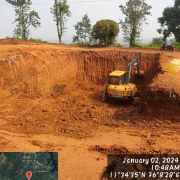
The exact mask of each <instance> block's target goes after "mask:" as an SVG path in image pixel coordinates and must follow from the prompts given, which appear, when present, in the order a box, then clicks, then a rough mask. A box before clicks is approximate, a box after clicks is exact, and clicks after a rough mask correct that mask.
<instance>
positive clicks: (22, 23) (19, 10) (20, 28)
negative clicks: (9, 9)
mask: <svg viewBox="0 0 180 180" xmlns="http://www.w3.org/2000/svg"><path fill="white" fill-rule="evenodd" d="M31 4H32V3H31V1H29V3H28V4H25V5H21V6H15V16H16V18H15V21H14V22H13V23H15V22H17V23H18V24H17V25H16V29H15V30H14V31H13V35H14V37H15V38H21V39H23V40H27V39H28V36H29V34H30V30H29V27H30V26H33V27H34V28H37V27H40V24H41V23H40V22H39V21H38V20H39V19H40V17H39V15H38V13H37V12H35V11H30V6H29V5H31Z"/></svg>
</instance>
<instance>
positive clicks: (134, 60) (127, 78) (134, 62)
mask: <svg viewBox="0 0 180 180" xmlns="http://www.w3.org/2000/svg"><path fill="white" fill-rule="evenodd" d="M134 66H137V69H138V74H139V75H141V73H142V72H141V71H140V65H139V58H135V59H133V60H131V61H130V63H129V64H128V67H127V71H126V78H125V82H124V84H125V85H127V84H128V83H129V81H130V77H131V70H132V67H134Z"/></svg>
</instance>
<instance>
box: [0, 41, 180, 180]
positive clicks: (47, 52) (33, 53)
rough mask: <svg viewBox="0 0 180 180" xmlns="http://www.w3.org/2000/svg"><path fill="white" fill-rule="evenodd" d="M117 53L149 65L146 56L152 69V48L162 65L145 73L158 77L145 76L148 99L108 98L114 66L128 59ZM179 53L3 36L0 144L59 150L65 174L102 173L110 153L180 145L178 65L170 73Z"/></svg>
mask: <svg viewBox="0 0 180 180" xmlns="http://www.w3.org/2000/svg"><path fill="white" fill-rule="evenodd" d="M107 53H108V54H107ZM116 53H119V54H118V55H117V56H120V55H121V54H122V53H123V56H122V57H121V59H125V60H127V62H128V61H129V60H130V59H133V58H134V57H136V56H138V55H140V54H138V53H141V55H140V56H141V57H140V62H141V65H142V66H141V69H142V70H145V71H147V70H148V67H145V69H143V67H144V66H145V63H144V64H143V58H144V61H145V60H146V61H147V62H148V63H149V69H150V64H151V63H152V61H151V56H152V58H154V59H155V60H154V61H153V62H155V61H158V63H159V65H160V66H161V71H158V72H156V73H154V74H153V75H151V76H150V75H149V74H146V75H147V76H148V77H151V78H152V76H153V78H152V80H151V81H149V84H146V82H144V84H146V86H145V88H147V89H148V90H147V91H148V93H146V91H145V90H146V89H144V90H143V91H142V92H145V93H144V94H143V93H142V94H143V95H146V96H144V98H143V99H142V98H141V97H138V98H135V100H134V101H133V102H124V101H116V100H113V101H112V102H109V101H107V100H105V101H102V95H103V91H104V87H105V79H106V76H107V75H108V73H109V72H111V71H112V70H114V69H119V68H120V67H122V68H123V69H122V70H126V67H127V62H125V63H124V64H118V63H119V62H118V61H120V60H118V57H116V59H117V61H116V59H115V55H116ZM132 53H133V55H132ZM90 54H92V55H90ZM104 54H106V55H104ZM131 55H132V56H131ZM112 57H113V58H114V60H113V61H112V62H111V63H109V62H110V61H111V60H112V59H113V58H112ZM146 57H147V58H146ZM93 59H96V61H97V62H95V61H93ZM173 59H180V51H179V50H175V51H174V52H170V51H163V52H161V51H159V49H141V48H107V47H104V48H88V47H79V46H76V45H56V44H48V43H37V42H26V41H17V40H0V63H1V65H0V88H1V89H0V152H58V155H59V156H58V163H59V164H58V166H59V171H58V179H60V180H98V179H100V177H101V174H102V172H103V169H104V167H106V166H107V154H108V153H112V154H116V153H118V152H123V151H125V150H126V151H128V152H130V153H138V154H139V153H173V154H176V153H180V145H179V144H180V102H179V101H180V99H179V93H180V83H179V82H180V72H178V73H175V74H173V73H168V65H169V62H170V61H171V60H173ZM91 61H92V63H91ZM101 61H104V63H102V64H101ZM59 62H60V63H59ZM75 62H76V63H75ZM116 62H117V63H116ZM79 64H81V66H79ZM116 65H117V68H116ZM121 65H122V66H121ZM152 67H153V66H152ZM120 70H121V69H120ZM96 71H98V72H97V73H96ZM150 71H151V70H150ZM149 73H150V72H149ZM142 86H143V85H142Z"/></svg>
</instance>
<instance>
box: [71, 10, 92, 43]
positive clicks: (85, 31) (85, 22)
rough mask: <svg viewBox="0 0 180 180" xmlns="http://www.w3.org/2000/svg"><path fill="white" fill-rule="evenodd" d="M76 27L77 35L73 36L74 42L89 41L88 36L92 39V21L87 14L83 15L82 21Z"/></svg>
mask: <svg viewBox="0 0 180 180" xmlns="http://www.w3.org/2000/svg"><path fill="white" fill-rule="evenodd" d="M74 27H75V29H76V36H74V37H73V42H74V43H75V42H80V41H84V42H87V38H88V39H89V41H91V21H90V19H89V18H88V15H87V14H85V15H84V16H83V17H82V22H78V23H77V24H76V25H74Z"/></svg>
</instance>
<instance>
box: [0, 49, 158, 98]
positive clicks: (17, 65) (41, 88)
mask: <svg viewBox="0 0 180 180" xmlns="http://www.w3.org/2000/svg"><path fill="white" fill-rule="evenodd" d="M159 56H160V54H159V53H152V54H150V53H142V52H130V51H115V50H107V51H105V50H102V51H101V50H97V51H90V50H65V51H62V50H57V49H47V50H46V49H29V50H27V49H26V50H22V49H20V48H19V49H18V50H13V49H12V50H11V51H8V52H4V53H1V55H0V64H1V66H0V77H1V78H0V88H1V89H8V90H9V91H11V92H12V93H17V92H23V93H25V94H30V95H45V94H46V95H47V94H52V93H54V91H55V89H56V90H57V89H58V88H57V87H59V88H60V87H62V85H66V84H67V83H68V84H69V83H70V84H71V83H74V82H81V83H89V84H92V85H104V84H105V81H106V76H107V75H108V74H109V73H110V72H111V71H114V70H115V69H118V70H126V69H127V65H128V63H129V61H130V60H132V59H134V58H136V57H139V59H140V67H141V70H143V71H145V73H146V74H149V75H148V76H147V77H148V78H149V79H147V78H145V81H146V82H147V81H148V82H150V81H151V80H152V78H153V77H154V76H155V75H156V74H157V72H158V71H159V69H160V66H159V62H158V59H159ZM136 70H137V68H136V67H135V68H133V70H132V78H131V81H132V82H134V81H136V79H135V76H133V74H134V72H135V71H136ZM145 81H144V82H145Z"/></svg>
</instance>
